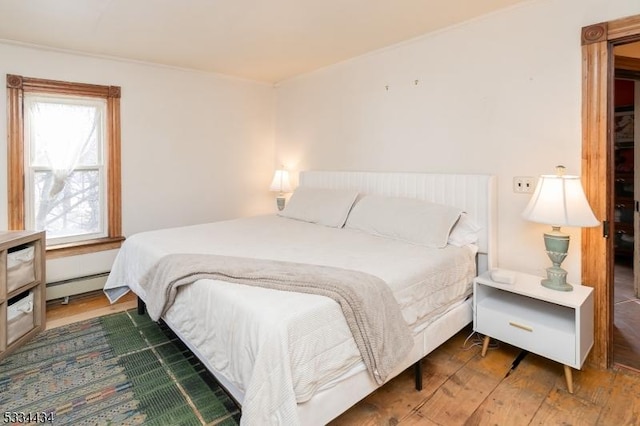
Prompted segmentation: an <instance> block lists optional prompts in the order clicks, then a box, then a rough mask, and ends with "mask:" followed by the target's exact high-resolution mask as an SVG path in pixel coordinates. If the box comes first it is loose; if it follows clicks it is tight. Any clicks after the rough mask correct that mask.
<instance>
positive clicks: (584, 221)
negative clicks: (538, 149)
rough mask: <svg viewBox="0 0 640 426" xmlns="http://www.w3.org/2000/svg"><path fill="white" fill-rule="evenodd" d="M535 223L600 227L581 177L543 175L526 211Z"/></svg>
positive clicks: (524, 215)
mask: <svg viewBox="0 0 640 426" xmlns="http://www.w3.org/2000/svg"><path fill="white" fill-rule="evenodd" d="M522 217H524V218H525V219H527V220H530V221H532V222H538V223H545V224H548V225H552V226H580V227H588V226H598V225H599V224H600V222H599V221H598V219H596V217H595V216H594V214H593V211H592V210H591V206H589V202H588V201H587V197H586V196H585V195H584V190H583V189H582V185H581V184H580V178H579V177H578V176H564V175H562V176H559V175H542V176H540V179H539V180H538V186H536V190H535V192H534V193H533V196H532V197H531V200H530V201H529V204H528V205H527V207H526V208H525V209H524V212H522Z"/></svg>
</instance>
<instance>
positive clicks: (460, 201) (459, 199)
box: [300, 171, 497, 274]
mask: <svg viewBox="0 0 640 426" xmlns="http://www.w3.org/2000/svg"><path fill="white" fill-rule="evenodd" d="M300 186H307V187H315V188H332V189H354V190H357V191H358V192H360V193H363V194H375V195H384V196H390V197H409V198H418V199H421V200H427V201H431V202H434V203H439V204H446V205H451V206H455V207H459V208H461V209H463V210H464V211H466V212H467V213H469V214H470V215H471V217H473V219H474V221H475V222H476V223H477V224H478V225H479V226H481V227H482V230H481V231H480V235H479V241H478V247H479V255H478V274H480V273H482V272H484V271H486V270H487V269H490V268H493V267H496V265H497V264H496V256H497V252H496V240H497V238H496V235H497V226H496V216H497V212H496V205H497V204H496V178H495V176H492V175H470V174H433V173H391V172H329V171H304V172H300Z"/></svg>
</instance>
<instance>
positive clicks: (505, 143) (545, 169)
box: [276, 0, 640, 282]
mask: <svg viewBox="0 0 640 426" xmlns="http://www.w3.org/2000/svg"><path fill="white" fill-rule="evenodd" d="M639 13H640V2H638V1H637V0H541V1H531V2H528V3H524V4H521V5H519V6H515V7H512V8H509V9H505V10H502V11H499V12H497V13H493V14H491V15H487V16H484V17H481V18H479V19H476V20H473V21H471V22H467V23H464V24H462V25H458V26H456V27H452V28H449V29H446V30H444V31H440V32H437V33H433V34H428V35H425V36H423V37H421V38H419V39H415V40H412V41H410V42H407V43H403V44H400V45H397V46H394V47H391V48H387V49H384V50H381V51H378V52H374V53H372V54H368V55H365V56H362V57H358V58H355V59H352V60H349V61H346V62H343V63H340V64H337V65H334V66H331V67H328V68H325V69H323V70H320V71H316V72H314V73H310V74H307V75H303V76H299V77H297V78H294V79H291V80H288V81H285V82H282V83H281V84H280V85H279V87H278V90H277V107H276V120H277V125H276V135H277V137H276V141H277V142H276V157H277V161H280V162H282V163H283V164H285V165H287V166H288V167H290V168H292V169H297V170H305V169H316V170H322V169H326V170H373V171H377V170H381V171H428V172H461V173H490V174H495V175H497V176H498V187H499V188H498V204H499V232H498V234H499V235H498V240H499V253H498V262H499V265H500V266H501V267H505V268H515V269H519V270H523V271H528V272H532V273H538V274H543V273H544V269H545V268H546V267H547V266H549V265H550V262H549V260H548V259H547V257H546V254H545V253H544V246H543V241H542V233H543V231H544V230H546V229H547V227H546V226H543V225H538V224H533V223H530V222H527V221H524V220H523V219H522V218H521V216H520V214H521V212H522V210H523V209H524V207H525V205H526V203H527V201H528V199H529V197H528V196H527V195H522V194H515V193H513V191H512V180H513V177H514V176H538V175H540V174H545V173H554V169H555V166H556V165H558V164H563V165H565V166H566V167H567V172H568V173H570V174H580V172H581V170H580V167H581V46H580V30H581V28H582V27H583V26H587V25H591V24H594V23H598V22H602V21H608V20H612V19H616V18H620V17H623V16H629V15H634V14H639ZM416 80H417V84H416ZM387 86H388V89H387ZM570 233H571V234H572V243H571V247H570V250H569V256H568V258H567V260H566V261H565V262H564V263H563V266H564V267H565V268H566V269H567V270H568V271H569V280H570V281H573V282H578V281H579V279H580V252H579V251H580V234H579V232H578V230H570Z"/></svg>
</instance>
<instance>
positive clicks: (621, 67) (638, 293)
mask: <svg viewBox="0 0 640 426" xmlns="http://www.w3.org/2000/svg"><path fill="white" fill-rule="evenodd" d="M613 53H614V58H615V59H614V64H615V74H614V84H613V105H614V115H613V129H612V130H613V131H612V133H613V137H612V142H613V152H614V155H613V161H614V173H613V192H612V195H613V200H612V203H613V206H614V215H613V217H614V220H613V231H614V234H613V236H614V244H613V245H614V279H613V283H614V288H613V362H614V364H616V365H619V366H622V367H626V368H630V369H633V370H636V371H640V329H639V328H638V324H640V267H639V265H640V263H639V260H640V242H639V241H638V240H639V239H640V213H639V211H640V208H639V207H640V204H639V201H638V200H640V42H634V43H628V44H622V45H618V46H616V47H615V48H614V51H613Z"/></svg>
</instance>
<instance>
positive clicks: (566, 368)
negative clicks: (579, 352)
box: [564, 365, 573, 394]
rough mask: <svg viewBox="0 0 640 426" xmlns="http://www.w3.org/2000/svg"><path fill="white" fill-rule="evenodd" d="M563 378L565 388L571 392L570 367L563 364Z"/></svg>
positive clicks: (571, 377)
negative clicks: (565, 382) (565, 384)
mask: <svg viewBox="0 0 640 426" xmlns="http://www.w3.org/2000/svg"><path fill="white" fill-rule="evenodd" d="M564 378H565V380H566V381H567V389H569V393H570V394H573V375H572V373H571V367H569V366H568V365H565V366H564Z"/></svg>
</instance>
